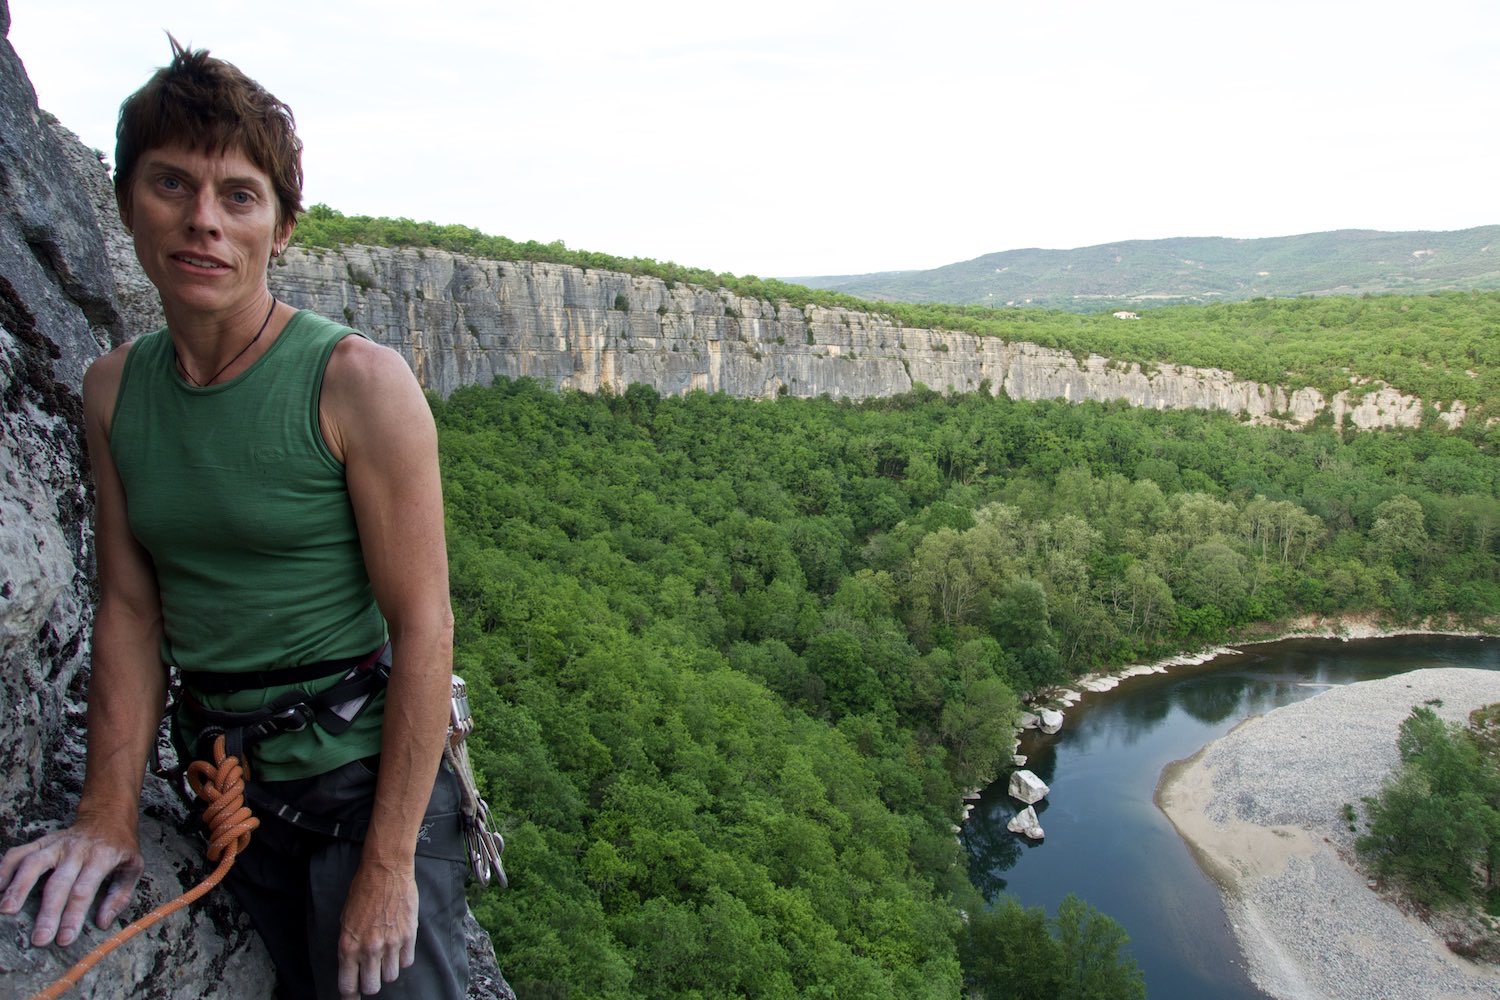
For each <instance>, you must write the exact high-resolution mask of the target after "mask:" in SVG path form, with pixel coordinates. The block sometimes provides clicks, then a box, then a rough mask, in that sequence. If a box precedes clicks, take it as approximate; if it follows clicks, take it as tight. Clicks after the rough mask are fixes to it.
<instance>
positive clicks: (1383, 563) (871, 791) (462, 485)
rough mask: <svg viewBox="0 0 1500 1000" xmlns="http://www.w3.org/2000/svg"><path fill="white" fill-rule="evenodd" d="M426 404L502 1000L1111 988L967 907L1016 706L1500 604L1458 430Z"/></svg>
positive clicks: (1040, 938)
mask: <svg viewBox="0 0 1500 1000" xmlns="http://www.w3.org/2000/svg"><path fill="white" fill-rule="evenodd" d="M1344 307H1345V308H1354V307H1355V306H1354V305H1351V304H1350V303H1347V302H1346V303H1345V304H1344ZM1122 325H1125V324H1122ZM432 406H433V410H434V412H435V414H436V418H437V422H438V427H439V435H440V445H441V451H442V463H443V476H444V489H445V496H446V504H447V510H448V522H449V523H448V531H449V546H450V552H451V566H452V570H451V572H452V591H453V604H454V612H455V615H456V619H457V641H456V653H455V656H456V670H457V671H458V672H459V673H460V674H462V675H463V676H464V677H465V679H466V680H467V681H468V685H469V691H470V697H471V701H472V702H473V704H474V707H475V712H476V715H477V716H478V718H479V720H480V722H481V725H480V728H479V730H478V731H477V732H476V734H475V736H474V737H473V738H472V740H471V747H472V751H473V754H474V759H475V764H476V769H477V770H478V771H479V772H480V780H481V783H482V785H483V786H484V791H485V794H486V796H487V798H488V800H489V802H490V804H491V806H492V808H493V810H494V812H495V813H496V815H497V816H498V817H500V818H501V823H502V826H503V830H504V833H505V836H506V840H507V844H508V852H507V867H508V869H509V871H510V874H511V888H510V889H509V890H508V891H506V892H499V893H497V892H488V891H487V892H477V893H476V894H475V896H474V897H473V906H474V909H475V912H476V913H477V914H478V915H479V917H480V919H481V921H482V922H483V924H484V925H485V926H486V927H487V928H488V929H489V930H490V932H491V934H492V936H493V938H494V942H495V945H496V949H497V951H498V953H499V954H500V955H501V956H502V963H503V966H504V969H505V972H506V974H507V976H508V977H509V978H510V979H511V981H512V983H513V984H514V985H515V986H516V988H517V990H518V992H519V993H520V995H521V996H523V997H526V998H528V1000H533V998H540V997H553V996H555V997H564V996H567V997H576V998H583V997H587V998H593V997H599V998H606V997H609V998H626V997H701V998H709V997H739V996H744V997H794V996H795V997H826V998H843V997H862V998H863V997H872V998H879V997H891V998H897V997H900V998H907V997H943V998H953V997H958V996H960V995H968V996H974V997H980V996H987V997H991V998H996V997H1003V996H1012V995H1018V994H1017V993H1016V992H1015V991H1016V990H1017V989H1019V988H1020V986H1019V985H1018V984H1020V983H1023V982H1029V983H1032V984H1033V985H1034V986H1036V987H1037V988H1039V989H1042V990H1043V991H1044V992H1042V993H1040V994H1035V995H1049V996H1059V997H1066V996H1080V997H1081V996H1090V997H1111V998H1113V997H1120V998H1125V997H1138V996H1141V995H1142V990H1143V987H1142V984H1141V983H1140V980H1139V972H1138V971H1137V970H1136V969H1135V968H1134V964H1133V962H1131V961H1130V959H1129V957H1128V949H1127V948H1126V945H1125V942H1124V940H1123V934H1122V933H1121V932H1120V930H1119V928H1118V926H1117V925H1114V924H1113V922H1112V921H1110V920H1109V919H1108V918H1107V917H1106V916H1103V915H1101V914H1098V913H1097V912H1096V911H1093V910H1092V909H1090V908H1089V907H1088V906H1087V904H1085V903H1081V902H1075V903H1070V904H1069V906H1068V907H1067V908H1066V910H1067V912H1062V911H1061V910H1060V911H1059V913H1058V914H1056V916H1055V917H1053V918H1050V919H1049V918H1048V917H1047V916H1046V915H1045V914H1042V913H1040V911H1028V910H1026V909H1024V908H1023V907H1021V906H1019V905H1017V904H1015V903H1014V902H1013V901H1010V900H1006V899H998V900H988V901H986V900H984V899H982V898H981V896H980V894H979V891H978V890H977V889H976V888H975V887H974V885H973V884H972V883H971V881H970V879H969V877H968V871H967V868H966V864H965V859H964V855H963V851H962V849H961V847H960V845H959V843H958V842H957V839H956V837H955V835H954V832H953V831H954V824H955V823H956V822H957V821H958V818H959V817H960V815H961V795H962V793H963V792H964V791H965V790H967V789H970V788H973V787H975V786H978V785H981V784H983V783H985V782H987V781H989V780H990V779H992V778H994V777H996V776H997V775H998V774H999V773H1000V772H1001V766H1002V764H1003V763H1005V762H1008V759H1009V754H1010V748H1011V736H1012V733H1011V719H1012V718H1013V714H1014V712H1015V710H1016V707H1017V705H1018V699H1019V698H1020V697H1021V696H1022V695H1024V694H1026V693H1028V692H1033V691H1036V690H1037V689H1039V688H1042V687H1045V686H1047V685H1050V684H1056V683H1061V682H1065V681H1067V680H1069V679H1071V678H1073V677H1076V676H1077V675H1078V674H1080V673H1081V672H1084V671H1088V670H1093V669H1098V668H1101V667H1104V666H1107V665H1110V664H1122V663H1127V662H1136V661H1140V660H1143V659H1148V658H1153V657H1156V656H1158V655H1162V654H1166V653H1168V652H1172V651H1177V650H1181V649H1186V648H1196V647H1201V646H1203V645H1205V644H1209V643H1214V642H1219V641H1222V640H1225V639H1229V638H1233V637H1235V636H1237V635H1242V634H1244V633H1245V631H1246V630H1250V629H1256V628H1264V627H1265V623H1274V622H1277V621H1284V620H1287V619H1289V618H1291V617H1293V616H1297V615H1300V614H1304V613H1310V612H1316V613H1323V614H1337V613H1341V612H1375V613H1378V614H1379V615H1381V616H1383V617H1385V618H1386V619H1388V620H1391V621H1414V620H1417V619H1421V618H1424V617H1426V616H1428V615H1452V616H1453V617H1454V618H1455V619H1456V620H1457V622H1458V623H1460V624H1463V623H1467V624H1470V625H1478V624H1481V623H1483V622H1485V621H1488V620H1492V619H1493V618H1494V616H1495V615H1496V614H1497V613H1500V551H1497V543H1496V538H1497V534H1500V499H1497V496H1500V448H1497V442H1496V441H1495V440H1494V437H1493V435H1492V434H1488V435H1487V434H1486V433H1485V432H1484V431H1483V430H1482V429H1481V426H1482V425H1480V424H1478V423H1471V424H1470V425H1468V426H1469V429H1466V430H1463V431H1460V432H1456V433H1454V432H1446V431H1439V430H1435V429H1423V430H1415V431H1404V432H1387V433H1379V434H1348V435H1347V436H1346V435H1342V434H1340V433H1339V432H1337V431H1335V430H1334V429H1332V428H1329V427H1315V428H1313V429H1311V430H1308V431H1304V432H1300V433H1298V432H1289V431H1282V430H1277V429H1272V428H1264V427H1251V426H1247V425H1244V424H1241V423H1239V422H1237V421H1235V420H1233V419H1231V418H1229V417H1226V416H1222V415H1216V414H1204V413H1196V412H1157V411H1149V410H1131V409H1129V408H1127V407H1125V406H1123V405H1098V404H1084V405H1069V404H1066V403H1061V402H1058V403H1017V402H1012V401H1010V400H1007V399H1005V398H1004V397H1003V396H1002V397H998V398H997V397H994V396H991V395H990V394H989V393H988V392H978V393H974V394H969V395H947V396H944V395H939V394H936V393H933V392H930V391H928V390H925V389H918V390H917V391H915V392H913V393H911V394H908V395H905V396H900V397H895V398H888V399H880V400H871V401H868V402H865V403H861V404H850V403H839V402H831V401H828V400H797V399H789V398H782V399H779V400H776V401H771V402H755V401H748V400H739V399H733V398H730V397H726V396H722V395H707V394H703V393H694V394H690V395H687V396H684V397H670V398H664V397H659V396H658V395H657V394H656V393H655V392H654V391H653V390H651V389H649V388H647V387H644V386H634V387H631V388H630V389H628V390H627V391H625V392H624V393H623V394H620V395H610V394H602V395H598V396H591V395H584V394H579V393H571V392H564V393H556V392H553V391H551V390H550V389H547V388H545V387H543V386H541V385H539V384H537V383H535V382H531V381H527V380H522V381H514V382H501V383H498V384H496V385H495V386H493V387H468V388H465V389H461V390H459V391H458V392H456V393H454V394H453V396H452V397H451V398H449V399H448V400H446V401H442V400H436V399H434V400H433V401H432ZM1023 969H1029V970H1031V972H1030V973H1029V974H1028V975H1029V976H1030V978H1026V977H1024V976H1022V975H1021V971H1022V970H1023ZM1147 985H1149V984H1147Z"/></svg>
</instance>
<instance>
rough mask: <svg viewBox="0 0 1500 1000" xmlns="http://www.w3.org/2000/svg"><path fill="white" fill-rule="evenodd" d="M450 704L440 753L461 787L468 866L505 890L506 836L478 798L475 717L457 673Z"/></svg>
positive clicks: (483, 880)
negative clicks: (472, 741)
mask: <svg viewBox="0 0 1500 1000" xmlns="http://www.w3.org/2000/svg"><path fill="white" fill-rule="evenodd" d="M451 706H452V708H451V713H450V716H449V720H450V721H449V723H448V743H447V745H446V746H444V747H443V756H444V757H445V758H447V761H448V763H449V765H450V766H451V767H452V768H453V773H454V774H456V775H457V776H458V784H459V787H460V788H462V789H463V802H462V804H461V805H460V806H459V809H460V812H461V813H462V814H463V826H464V839H465V840H466V841H467V842H468V847H469V867H470V868H472V869H473V871H474V877H475V878H476V879H478V880H479V884H480V885H486V886H487V885H489V884H490V881H491V880H494V881H495V882H496V883H497V884H498V885H499V886H500V888H502V889H504V888H505V886H506V878H505V868H504V867H503V866H502V865H501V863H500V855H501V854H502V853H503V852H504V851H505V838H503V837H501V836H500V834H499V833H497V832H496V831H495V829H494V823H493V821H492V820H491V819H490V807H489V805H488V804H487V803H486V802H485V801H484V799H482V798H480V797H479V788H478V786H477V785H476V784H475V783H474V766H473V764H472V763H470V761H469V745H468V738H469V734H470V733H472V732H473V731H474V716H473V713H472V712H470V711H469V687H468V685H467V684H465V683H464V679H463V678H462V677H460V676H458V675H457V674H454V675H453V698H452V702H451Z"/></svg>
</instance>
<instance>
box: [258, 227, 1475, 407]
mask: <svg viewBox="0 0 1500 1000" xmlns="http://www.w3.org/2000/svg"><path fill="white" fill-rule="evenodd" d="M271 287H272V289H273V290H275V292H276V293H277V294H278V295H279V296H281V297H282V298H283V299H285V300H286V301H288V302H291V303H292V304H294V305H297V306H302V307H305V308H309V309H313V310H316V311H317V312H320V313H323V314H324V315H326V316H332V317H334V318H339V317H342V318H343V319H344V321H345V322H347V323H349V324H350V325H351V326H355V327H358V328H359V329H361V330H363V331H365V332H366V333H368V334H370V335H371V336H372V337H374V338H375V339H376V340H377V341H379V342H381V343H383V344H386V345H388V346H390V347H392V348H394V349H396V350H397V351H400V352H401V353H402V354H403V355H405V357H406V358H407V361H408V362H409V363H410V364H411V366H412V368H413V369H414V370H415V371H416V372H417V375H418V377H419V378H420V379H421V380H422V383H423V385H424V386H426V387H427V388H428V389H430V390H432V391H433V392H436V393H438V394H439V395H442V396H446V395H448V394H449V393H451V392H452V391H453V390H454V389H457V388H458V387H459V386H462V385H471V384H479V385H488V384H489V383H490V382H492V381H494V379H495V378H496V377H500V376H504V377H508V378H519V377H531V378H536V379H538V380H539V381H542V382H545V383H547V384H549V385H551V386H554V387H555V388H559V389H577V390H581V391H584V392H597V391H599V390H600V389H603V388H605V387H608V388H611V389H613V390H615V391H617V392H618V391H623V390H624V389H625V388H626V387H627V386H629V385H632V384H637V383H643V384H646V385H650V386H652V387H653V388H655V389H656V390H657V391H658V392H660V393H662V394H664V395H676V394H680V393H684V392H688V391H691V390H694V389H702V390H705V391H708V392H725V393H728V394H730V395H733V396H745V397H749V398H756V399H768V398H773V397H775V396H778V395H791V396H799V397H812V396H819V395H823V394H825V393H826V394H827V395H829V396H831V397H833V398H835V399H865V398H869V397H872V396H890V395H895V394H899V393H904V392H909V391H911V389H912V388H913V387H914V386H915V385H916V384H917V383H921V384H923V385H926V386H928V387H929V388H932V389H935V390H938V391H940V392H946V391H956V392H972V391H975V390H978V389H979V388H980V387H981V386H983V385H986V384H987V385H988V387H989V389H990V391H991V392H995V393H999V392H1001V391H1003V392H1005V393H1006V394H1007V395H1008V396H1009V397H1010V398H1011V399H1020V400H1041V399H1063V400H1067V401H1069V402H1075V403H1076V402H1083V401H1085V400H1095V401H1100V402H1106V401H1112V400H1119V401H1123V402H1127V403H1129V404H1130V405H1132V406H1140V407H1148V408H1152V409H1201V410H1224V411H1227V412H1229V413H1234V414H1239V415H1242V416H1244V417H1245V418H1247V419H1249V420H1251V421H1254V422H1259V423H1272V424H1283V425H1286V426H1292V427H1297V426H1302V425H1305V424H1306V423H1308V422H1310V421H1311V420H1312V419H1313V418H1314V417H1316V416H1317V415H1318V414H1319V413H1321V412H1323V411H1324V410H1331V411H1332V414H1333V417H1334V419H1335V421H1336V422H1338V423H1343V422H1345V421H1347V422H1348V423H1349V424H1351V425H1352V426H1354V427H1358V428H1360V429H1370V428H1378V427H1414V426H1417V425H1419V424H1420V423H1421V420H1422V413H1423V406H1422V400H1420V399H1418V398H1416V397H1415V396H1408V395H1403V394H1402V393H1399V392H1396V391H1394V390H1392V389H1390V388H1387V387H1370V388H1368V389H1367V390H1362V391H1359V392H1348V391H1346V392H1340V393H1338V394H1336V395H1334V396H1333V397H1332V398H1331V399H1330V398H1326V397H1325V396H1324V395H1323V394H1322V393H1321V392H1319V391H1318V390H1316V389H1309V388H1303V389H1298V390H1295V391H1289V390H1287V389H1285V388H1283V387H1281V386H1275V385H1265V384H1261V383H1257V382H1249V381H1246V380H1244V379H1239V378H1236V377H1235V376H1234V374H1233V373H1232V372H1227V371H1221V370H1219V369H1213V368H1193V367H1190V366H1187V365H1161V366H1157V367H1153V368H1143V367H1142V366H1141V365H1138V364H1126V363H1120V362H1115V361H1111V360H1110V359H1108V358H1105V357H1101V356H1099V355H1089V356H1088V357H1085V358H1081V359H1080V358H1077V357H1075V356H1074V355H1073V354H1071V353H1069V352H1066V351H1060V350H1056V349H1053V348H1050V347H1042V346H1040V345H1037V344H1030V343H1025V342H1021V341H1006V340H1002V339H1000V338H999V337H980V336H975V335H973V334H968V333H956V332H952V331H946V330H925V329H916V328H912V327H903V326H899V325H897V324H896V323H894V322H892V321H891V320H890V319H888V318H887V317H885V316H881V315H876V314H871V313H863V312H855V311H852V310H847V309H826V308H823V307H821V306H808V307H806V308H797V307H795V306H792V305H790V304H789V303H786V302H779V303H778V302H769V301H764V300H760V299H750V298H745V297H743V296H739V295H735V294H733V293H731V292H727V291H722V290H718V291H715V290H709V289H705V288H701V287H698V286H693V285H683V284H669V283H667V282H664V281H661V280H659V279H656V278H648V277H638V276H632V275H628V274H621V273H618V272H613V271H599V270H591V269H585V268H579V267H570V266H567V265H561V264H542V263H532V262H529V261H492V260H481V259H477V258H472V257H464V256H461V255H458V254H452V253H447V252H444V251H441V250H416V249H404V248H381V247H365V246H346V247H340V248H338V249H332V250H324V249H312V250H302V249H297V248H293V249H292V250H290V251H288V252H287V253H286V254H285V255H283V256H282V257H281V258H280V259H279V260H278V261H277V266H275V267H273V268H272V269H271ZM1439 410H1440V417H1441V418H1442V419H1443V420H1445V421H1446V422H1447V423H1449V424H1450V425H1457V424H1458V423H1461V422H1462V421H1463V418H1464V409H1463V404H1462V403H1454V404H1452V405H1451V406H1449V407H1447V408H1443V407H1441V406H1440V407H1439Z"/></svg>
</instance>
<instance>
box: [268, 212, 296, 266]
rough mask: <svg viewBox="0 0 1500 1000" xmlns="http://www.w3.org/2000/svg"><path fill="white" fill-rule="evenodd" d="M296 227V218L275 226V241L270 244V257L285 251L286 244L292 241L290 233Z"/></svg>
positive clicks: (278, 255)
mask: <svg viewBox="0 0 1500 1000" xmlns="http://www.w3.org/2000/svg"><path fill="white" fill-rule="evenodd" d="M296 228H297V220H296V219H293V220H292V221H291V222H287V223H284V224H282V225H280V226H278V227H277V229H276V242H275V243H274V244H272V246H271V256H272V257H280V256H281V255H282V254H284V253H286V248H287V245H288V244H289V243H291V242H292V233H293V232H294V231H295V230H296Z"/></svg>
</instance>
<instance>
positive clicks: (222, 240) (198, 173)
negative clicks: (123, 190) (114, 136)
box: [125, 146, 292, 322]
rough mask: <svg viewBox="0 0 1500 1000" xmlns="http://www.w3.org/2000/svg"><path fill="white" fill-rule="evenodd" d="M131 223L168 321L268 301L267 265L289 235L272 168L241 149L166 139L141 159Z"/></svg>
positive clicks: (259, 305)
mask: <svg viewBox="0 0 1500 1000" xmlns="http://www.w3.org/2000/svg"><path fill="white" fill-rule="evenodd" d="M128 209H129V210H128V211H127V212H126V213H125V215H126V216H127V218H126V219H125V224H126V225H127V226H129V227H130V229H131V231H132V232H133V233H134V234H135V253H136V256H137V257H138V258H139V259H140V262H141V267H142V268H144V269H145V271H146V276H147V277H148V278H150V279H151V283H152V284H153V285H155V286H156V290H157V291H158V292H159V293H160V294H161V300H162V307H163V309H164V311H165V312H166V314H167V318H168V320H169V321H173V320H175V321H177V322H185V321H191V320H194V319H214V318H225V317H229V316H232V315H233V314H235V313H236V312H238V311H241V310H254V309H256V308H263V306H264V304H265V296H266V291H265V288H266V265H267V264H268V263H269V262H270V257H271V251H272V249H273V248H275V249H280V248H282V247H284V246H285V245H286V241H287V239H289V238H290V237H291V228H292V227H291V226H290V225H283V224H282V223H281V221H280V219H279V214H280V213H279V209H278V202H277V200H276V193H275V190H274V188H273V187H272V186H271V179H270V177H269V176H267V174H266V173H265V172H264V171H263V170H261V169H260V168H259V167H257V166H256V165H255V164H254V163H252V162H251V161H250V159H249V157H247V156H246V155H245V154H244V153H243V152H241V151H240V150H238V149H231V150H228V151H226V152H222V153H220V152H206V151H204V150H190V149H187V148H186V147H183V146H166V147H162V148H159V149H152V150H148V151H147V152H146V153H144V154H143V155H142V156H141V158H140V160H139V162H138V163H137V165H136V170H135V176H134V178H133V180H132V182H131V190H130V201H129V206H128Z"/></svg>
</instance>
